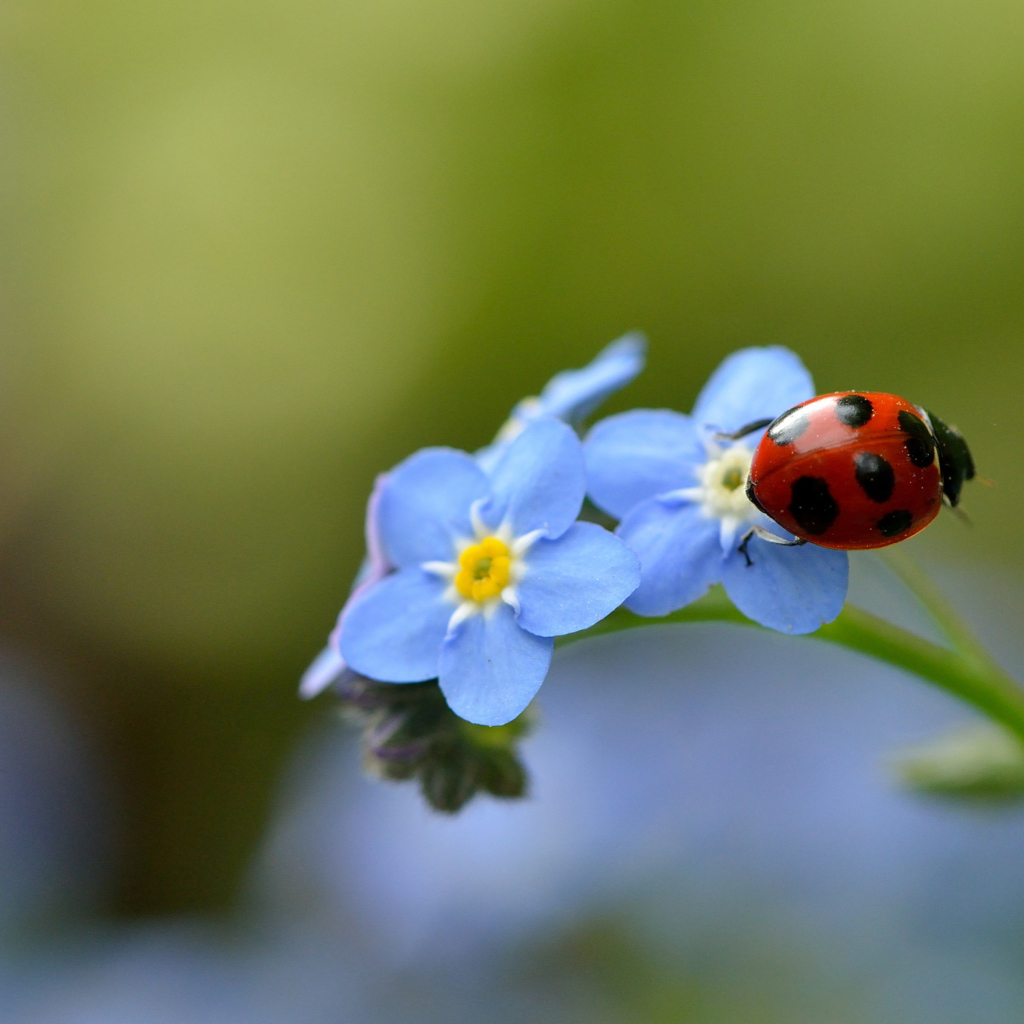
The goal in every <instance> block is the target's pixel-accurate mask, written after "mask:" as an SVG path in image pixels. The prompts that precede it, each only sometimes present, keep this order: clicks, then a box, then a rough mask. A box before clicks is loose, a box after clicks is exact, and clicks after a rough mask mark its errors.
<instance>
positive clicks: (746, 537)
mask: <svg viewBox="0 0 1024 1024" xmlns="http://www.w3.org/2000/svg"><path fill="white" fill-rule="evenodd" d="M751 537H760V538H761V540H763V541H767V542H768V543H769V544H778V545H779V547H783V548H798V547H802V546H803V545H804V544H806V543H807V541H805V540H804V539H803V538H802V537H797V538H796V539H795V540H785V539H784V538H782V537H780V536H779V535H778V534H777V533H772V531H771V530H766V529H765V528H764V527H763V526H752V527H751V528H750V529H749V530H747V532H746V533H745V534H743V540H742V541H740V546H739V547H738V548H737V549H736V550H737V551H738V552H739V553H740V554H741V555H742V556H743V557H744V558H745V559H746V560H747V568H748V569H749V568H750V567H751V566H752V565H753V564H754V562H753V560H752V559H751V557H750V552H749V551H748V550H747V547H748V545H749V544H750V539H751Z"/></svg>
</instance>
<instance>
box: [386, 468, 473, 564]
mask: <svg viewBox="0 0 1024 1024" xmlns="http://www.w3.org/2000/svg"><path fill="white" fill-rule="evenodd" d="M486 494H487V477H486V476H485V475H484V473H483V471H482V470H481V469H480V467H479V466H477V464H476V463H475V462H474V461H473V458H472V456H470V455H467V454H466V453H465V452H460V451H456V450H455V449H453V448H424V449H422V450H421V451H418V452H416V454H415V455H410V456H409V458H407V459H406V460H405V461H404V462H402V463H399V465H398V466H396V467H395V468H394V469H393V470H392V471H391V472H390V473H389V474H388V479H387V482H386V483H385V485H384V489H383V492H382V493H381V496H380V503H379V504H378V506H377V527H378V529H379V531H380V539H381V542H382V545H383V548H384V552H385V554H386V556H387V558H388V560H389V561H390V562H391V563H392V564H393V565H396V566H398V568H400V569H404V568H406V567H407V566H412V565H419V564H420V563H421V562H430V561H451V560H452V558H453V555H454V549H453V547H452V544H453V541H454V539H455V538H456V537H471V536H472V535H473V530H472V527H471V525H470V521H469V509H470V506H471V505H472V504H473V502H474V501H476V500H477V499H478V498H482V497H484V496H485V495H486Z"/></svg>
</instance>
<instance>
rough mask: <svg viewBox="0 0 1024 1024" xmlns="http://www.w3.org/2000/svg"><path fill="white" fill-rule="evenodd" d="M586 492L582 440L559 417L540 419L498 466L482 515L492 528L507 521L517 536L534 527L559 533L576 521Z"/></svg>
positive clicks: (495, 468) (514, 444)
mask: <svg viewBox="0 0 1024 1024" xmlns="http://www.w3.org/2000/svg"><path fill="white" fill-rule="evenodd" d="M585 490H586V475H585V473H584V470H583V449H582V447H581V445H580V441H579V438H578V437H577V436H576V434H575V433H574V432H573V430H572V429H571V428H570V427H567V426H566V425H565V424H564V423H562V422H561V421H559V420H552V419H544V420H538V421H537V422H536V423H532V424H530V426H528V427H527V428H526V429H525V430H524V431H523V432H522V433H521V434H520V435H519V436H518V437H517V438H516V439H515V440H514V441H513V442H512V443H511V444H510V445H509V446H508V448H507V449H506V450H505V452H504V453H503V454H502V456H501V459H500V460H499V461H498V464H497V466H495V467H494V472H493V474H492V475H491V493H492V498H491V499H490V500H489V501H488V502H487V503H486V504H485V505H484V506H483V507H482V509H481V515H482V517H483V519H484V521H485V522H486V523H488V524H489V525H490V526H492V527H497V526H498V525H499V524H500V523H502V522H505V521H506V520H507V521H508V522H509V523H510V524H511V526H512V532H513V533H514V534H515V535H516V536H517V537H518V536H520V535H522V534H524V533H530V532H531V531H532V530H544V531H546V533H547V536H548V537H558V536H560V535H561V534H563V533H565V531H566V530H567V529H569V527H570V526H571V525H572V524H573V522H575V520H576V516H577V515H579V511H580V507H581V506H582V504H583V495H584V492H585Z"/></svg>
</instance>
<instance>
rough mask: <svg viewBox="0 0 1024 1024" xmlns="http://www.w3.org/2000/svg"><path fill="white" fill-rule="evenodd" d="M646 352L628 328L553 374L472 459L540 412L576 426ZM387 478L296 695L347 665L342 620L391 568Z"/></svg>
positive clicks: (311, 692)
mask: <svg viewBox="0 0 1024 1024" xmlns="http://www.w3.org/2000/svg"><path fill="white" fill-rule="evenodd" d="M646 354H647V339H646V338H645V337H644V335H642V334H640V333H639V332H638V331H633V332H631V333H629V334H624V335H623V336H622V337H621V338H619V339H617V340H616V341H613V342H612V343H611V344H610V345H606V346H605V347H604V348H603V349H602V350H601V351H600V352H599V353H598V354H597V355H596V356H595V357H594V358H593V359H592V360H591V361H590V362H589V363H588V364H587V365H586V366H584V367H583V368H582V369H580V370H563V371H562V372H561V373H556V374H555V376H554V377H552V378H551V380H549V381H548V382H547V384H546V385H545V386H544V390H543V391H541V393H540V395H539V396H538V397H536V398H524V399H523V400H522V401H521V402H519V403H518V404H517V405H516V407H515V408H514V409H513V410H512V415H511V416H510V417H509V418H508V419H507V420H506V421H505V423H504V425H503V426H502V427H501V429H500V430H499V431H498V435H497V437H496V438H495V439H494V441H493V442H492V443H491V444H489V445H488V446H487V447H486V448H481V449H480V450H479V451H478V452H477V453H476V455H475V458H476V461H477V463H478V464H479V466H480V467H481V468H482V469H483V470H484V472H486V473H490V472H491V471H492V470H493V469H494V468H495V466H496V465H497V464H498V461H499V460H500V458H501V455H502V453H503V452H504V451H505V449H506V448H508V446H509V445H510V444H511V443H512V442H513V441H514V440H515V439H516V438H517V437H518V436H519V435H520V434H521V433H522V432H523V430H525V429H526V427H527V426H529V424H531V423H534V422H536V421H537V420H539V419H543V418H544V417H553V418H555V419H560V420H563V421H564V422H566V423H568V424H570V425H571V426H574V427H575V426H577V425H578V424H579V423H580V422H581V421H582V420H584V419H586V417H587V416H589V415H590V414H591V413H592V412H593V411H594V410H595V409H596V408H597V407H598V406H599V405H600V404H601V403H602V402H603V401H604V400H605V399H606V398H607V397H608V396H609V395H611V394H613V393H614V392H616V391H618V390H619V389H620V388H623V387H625V386H626V385H627V384H628V383H630V381H632V380H633V379H634V378H635V377H636V376H637V374H638V373H640V371H641V370H642V369H643V368H644V361H645V359H646ZM386 477H387V474H381V475H380V476H379V477H378V478H377V483H376V486H375V487H374V491H373V494H372V495H371V496H370V500H369V502H368V503H367V506H366V527H365V529H366V558H365V559H364V560H363V564H362V567H361V568H360V570H359V575H358V576H357V577H356V581H355V583H354V584H353V587H352V592H351V594H349V598H348V600H347V601H346V602H345V606H344V607H343V608H342V609H341V614H340V615H339V616H338V623H337V625H336V626H335V628H334V630H333V631H332V632H331V635H330V637H329V638H328V641H327V646H326V647H325V648H324V649H323V650H322V651H321V652H320V653H319V654H318V655H317V657H316V658H315V659H314V661H313V663H312V664H311V665H310V666H309V668H308V669H306V671H305V673H304V674H303V676H302V680H301V682H300V683H299V696H300V697H302V698H304V699H306V700H309V699H310V698H312V697H315V696H316V695H317V694H319V693H322V692H323V691H324V690H326V689H327V687H328V686H330V685H331V683H333V682H334V681H335V680H336V679H338V678H339V676H340V675H341V674H342V672H344V671H345V669H346V667H347V666H346V664H345V659H344V658H343V657H342V656H341V650H340V648H339V646H338V639H339V637H340V635H341V624H342V622H344V620H345V616H346V615H347V614H348V610H349V608H350V607H351V606H352V603H353V602H354V601H355V600H356V598H358V597H359V595H360V594H361V593H362V592H363V591H364V590H366V589H367V588H368V587H370V586H372V585H373V584H374V583H377V582H378V581H380V580H382V579H383V578H384V577H385V576H386V575H387V574H388V573H389V572H391V571H392V570H393V569H394V566H393V565H391V564H390V563H389V562H388V560H387V557H386V555H385V554H384V548H383V545H382V544H381V542H380V536H379V534H380V531H379V529H378V527H377V522H376V516H377V503H378V500H379V496H380V491H381V488H382V487H383V484H384V481H385V479H386Z"/></svg>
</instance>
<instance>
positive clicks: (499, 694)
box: [440, 604, 555, 725]
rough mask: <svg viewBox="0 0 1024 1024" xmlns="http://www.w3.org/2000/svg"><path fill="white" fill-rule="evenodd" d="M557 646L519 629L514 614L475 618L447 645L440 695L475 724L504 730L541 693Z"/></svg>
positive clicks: (505, 609) (503, 611) (505, 611)
mask: <svg viewBox="0 0 1024 1024" xmlns="http://www.w3.org/2000/svg"><path fill="white" fill-rule="evenodd" d="M554 647H555V642H554V640H552V639H551V638H550V637H539V636H534V635H533V634H532V633H527V632H526V630H525V629H520V628H519V626H517V625H516V622H515V618H514V617H513V612H512V609H511V608H509V606H508V605H507V604H502V605H499V606H498V608H497V609H496V610H495V612H494V614H493V615H490V616H484V615H474V616H473V618H471V619H467V620H466V621H465V622H463V623H462V624H461V625H460V626H458V628H457V629H456V631H455V635H454V636H452V637H449V638H448V639H447V640H445V642H444V647H443V649H442V651H441V677H440V683H441V690H442V692H443V693H444V696H445V699H446V700H447V701H448V706H449V707H450V708H451V709H452V711H454V712H455V714H457V715H460V716H461V717H462V718H465V719H466V720H467V721H469V722H475V723H476V724H477V725H504V724H505V723H506V722H511V721H512V719H513V718H515V717H516V716H517V715H519V714H522V712H523V711H524V709H525V708H526V705H527V704H529V703H530V701H531V700H533V695H534V694H535V693H536V692H537V691H538V690H539V689H540V684H541V683H543V682H544V677H545V676H546V675H547V674H548V666H549V665H550V664H551V652H552V651H553V650H554Z"/></svg>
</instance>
